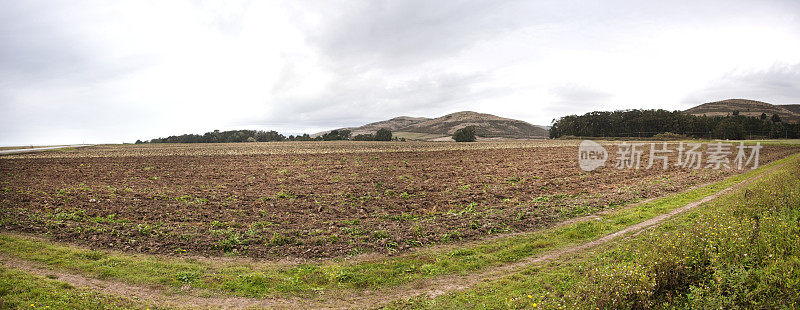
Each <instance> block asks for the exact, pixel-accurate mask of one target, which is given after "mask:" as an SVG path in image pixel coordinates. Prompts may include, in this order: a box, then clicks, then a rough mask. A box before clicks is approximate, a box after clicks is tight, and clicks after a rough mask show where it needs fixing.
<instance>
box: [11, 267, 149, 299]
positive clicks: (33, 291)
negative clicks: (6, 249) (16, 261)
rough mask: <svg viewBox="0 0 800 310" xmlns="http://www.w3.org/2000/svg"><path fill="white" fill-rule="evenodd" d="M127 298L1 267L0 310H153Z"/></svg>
mask: <svg viewBox="0 0 800 310" xmlns="http://www.w3.org/2000/svg"><path fill="white" fill-rule="evenodd" d="M151 308H152V307H148V306H145V305H142V304H137V303H135V302H133V301H131V300H128V299H126V298H122V297H117V296H110V295H104V294H100V293H97V292H92V291H89V290H85V289H80V288H75V287H73V286H72V285H70V284H68V283H64V282H60V281H56V280H50V279H47V278H44V277H39V276H34V275H30V274H28V273H25V272H22V271H19V270H15V269H9V268H4V267H0V309H151Z"/></svg>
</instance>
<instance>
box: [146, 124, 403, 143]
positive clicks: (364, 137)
mask: <svg viewBox="0 0 800 310" xmlns="http://www.w3.org/2000/svg"><path fill="white" fill-rule="evenodd" d="M350 135H351V131H350V130H348V129H340V130H331V131H329V132H327V133H325V134H322V135H320V136H317V137H313V138H312V137H311V135H309V134H307V133H306V134H302V135H297V136H295V135H289V136H288V137H287V136H285V135H283V134H280V133H278V132H277V131H274V130H270V131H263V130H228V131H219V130H214V131H209V132H206V133H205V134H202V135H198V134H184V135H179V136H169V137H166V138H155V139H151V140H147V141H142V140H136V144H141V143H230V142H272V141H335V140H351V137H350ZM352 140H357V141H390V140H392V131H391V130H389V129H386V128H381V129H380V130H378V131H377V132H376V133H375V134H360V135H356V136H355V137H352ZM403 140H405V139H403Z"/></svg>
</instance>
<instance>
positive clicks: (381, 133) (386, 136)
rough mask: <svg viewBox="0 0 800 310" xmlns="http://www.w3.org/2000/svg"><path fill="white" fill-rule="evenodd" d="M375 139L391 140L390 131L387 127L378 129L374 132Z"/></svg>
mask: <svg viewBox="0 0 800 310" xmlns="http://www.w3.org/2000/svg"><path fill="white" fill-rule="evenodd" d="M375 140H376V141H392V131H391V130H389V129H387V128H381V129H378V132H376V133H375Z"/></svg>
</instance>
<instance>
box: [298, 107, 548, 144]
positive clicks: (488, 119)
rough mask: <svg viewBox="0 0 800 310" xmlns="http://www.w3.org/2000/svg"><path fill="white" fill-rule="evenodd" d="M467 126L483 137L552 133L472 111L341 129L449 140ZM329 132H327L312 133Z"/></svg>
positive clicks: (410, 137)
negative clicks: (386, 130)
mask: <svg viewBox="0 0 800 310" xmlns="http://www.w3.org/2000/svg"><path fill="white" fill-rule="evenodd" d="M466 126H475V127H476V133H477V135H478V136H479V137H482V138H506V139H537V138H547V137H548V134H549V133H548V131H547V129H545V128H542V127H539V126H535V125H531V124H530V123H527V122H523V121H520V120H515V119H510V118H503V117H499V116H495V115H491V114H485V113H477V112H471V111H464V112H456V113H452V114H448V115H445V116H442V117H438V118H433V119H431V118H425V117H408V116H401V117H395V118H393V119H390V120H385V121H380V122H374V123H369V124H366V125H364V126H360V127H349V128H341V129H349V130H351V131H352V135H353V136H355V135H358V134H369V133H375V132H376V131H378V129H381V128H388V129H390V130H392V132H394V133H395V135H396V136H398V137H404V138H407V139H412V140H437V141H439V140H447V139H449V137H450V135H452V134H453V133H454V132H455V131H456V130H458V129H460V128H464V127H466ZM325 133H327V131H325V132H320V133H316V134H314V135H312V136H319V135H322V134H325Z"/></svg>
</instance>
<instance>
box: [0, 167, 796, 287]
mask: <svg viewBox="0 0 800 310" xmlns="http://www.w3.org/2000/svg"><path fill="white" fill-rule="evenodd" d="M792 158H795V159H796V158H798V155H795V156H793V157H792ZM787 160H788V159H783V160H780V161H777V162H774V163H772V164H770V165H767V166H764V167H761V168H759V169H758V170H754V171H749V172H746V173H743V174H740V175H736V176H733V177H730V178H728V179H725V180H723V181H720V182H718V183H715V184H712V185H709V186H706V187H702V188H697V189H694V190H690V191H687V192H684V193H679V194H675V195H670V196H667V197H664V198H661V199H657V200H654V201H651V202H649V203H644V204H641V205H637V206H636V207H632V208H626V209H622V210H619V211H617V212H614V213H611V214H608V215H603V216H602V221H589V222H582V223H574V224H571V225H566V226H563V227H560V228H553V229H545V230H540V231H536V232H532V233H527V234H521V235H515V236H511V237H505V238H499V239H495V240H491V241H484V242H478V243H470V244H466V245H464V246H462V247H460V248H458V249H453V248H448V247H444V248H437V249H428V250H422V251H420V252H417V253H414V254H407V255H403V256H398V257H389V258H383V259H375V260H369V261H362V262H356V263H350V262H342V261H336V260H333V261H327V262H323V263H315V264H301V265H278V264H274V263H257V262H251V261H239V262H235V261H224V262H208V261H200V260H193V259H181V258H168V257H159V256H149V255H128V254H118V253H113V252H105V251H91V250H86V249H82V248H78V247H72V246H65V245H58V244H54V243H51V242H47V241H40V240H35V239H31V238H25V237H19V236H13V235H8V234H2V235H0V251H2V253H4V254H5V255H8V256H11V257H15V258H18V259H23V260H28V261H34V262H38V263H41V264H44V265H47V266H50V267H53V268H61V269H67V270H70V271H72V272H77V273H81V274H85V275H89V276H92V277H98V278H106V279H114V280H121V281H125V282H128V283H133V284H142V285H160V286H164V287H167V288H174V289H175V291H177V288H179V287H181V286H183V285H189V286H192V287H196V288H200V289H206V290H210V291H214V292H220V293H224V294H230V295H238V296H250V297H266V296H275V295H287V294H289V295H301V296H308V295H313V294H316V293H317V292H320V291H335V290H341V289H364V288H372V289H375V288H378V289H380V288H390V287H393V286H396V285H400V284H403V283H408V282H410V281H413V280H416V279H422V278H430V277H435V276H440V275H452V274H467V273H471V272H477V271H481V270H486V269H487V268H491V267H494V266H499V265H503V264H507V263H511V262H515V261H519V260H520V259H524V258H526V257H530V256H534V255H538V254H541V253H544V252H546V251H551V250H555V249H559V248H564V247H567V246H570V245H575V244H580V243H583V242H586V241H589V240H593V239H596V238H598V237H600V236H602V235H605V234H608V233H612V232H615V231H619V230H621V229H623V228H624V227H626V226H628V225H631V224H634V223H638V222H641V221H643V220H646V219H649V218H652V217H653V216H656V215H658V214H661V213H664V212H667V211H669V210H672V209H674V208H677V207H680V206H683V205H685V204H687V203H689V202H692V201H695V200H698V199H700V198H702V197H705V196H707V195H710V194H713V193H716V192H718V191H720V190H722V189H724V188H727V187H729V186H731V185H733V184H735V183H738V182H740V181H742V180H744V179H746V178H748V177H750V176H752V175H754V174H756V173H760V172H761V171H763V170H764V169H768V168H769V167H772V166H774V165H775V164H778V163H783V162H786V161H787Z"/></svg>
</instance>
